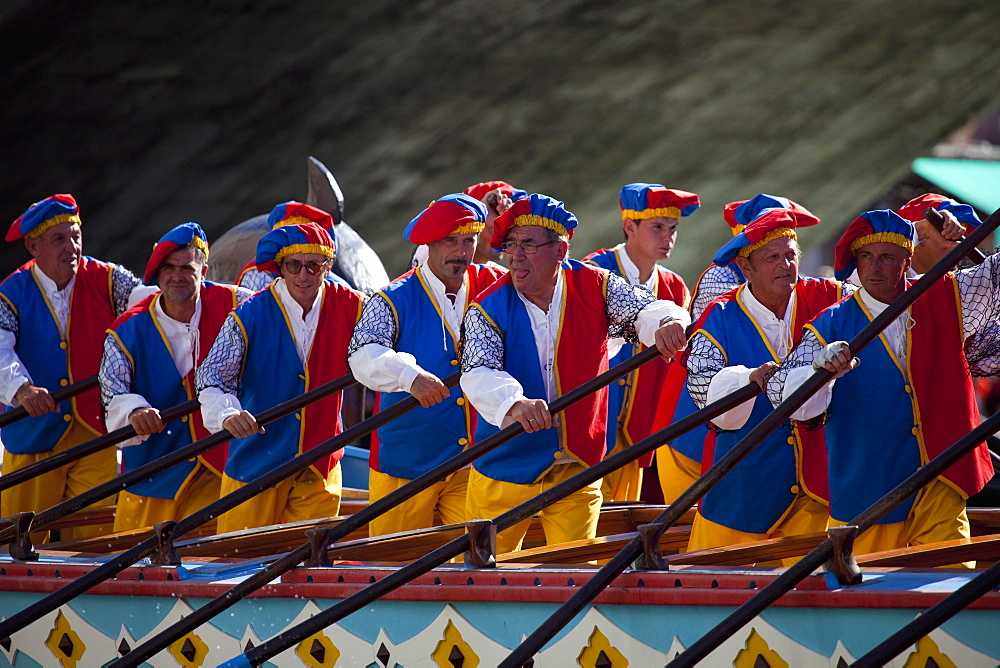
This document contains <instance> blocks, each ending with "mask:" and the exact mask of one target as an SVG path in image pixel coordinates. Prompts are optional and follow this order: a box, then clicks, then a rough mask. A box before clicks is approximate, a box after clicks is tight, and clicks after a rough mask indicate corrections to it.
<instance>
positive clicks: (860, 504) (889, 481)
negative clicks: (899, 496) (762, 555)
mask: <svg viewBox="0 0 1000 668" xmlns="http://www.w3.org/2000/svg"><path fill="white" fill-rule="evenodd" d="M869 322H871V321H870V320H869V319H868V316H867V315H865V313H864V311H863V310H862V308H861V305H860V303H859V297H852V298H850V299H845V300H844V301H842V302H840V303H838V304H836V305H835V306H832V307H830V309H828V310H827V311H825V312H824V313H823V314H822V315H820V316H819V317H818V318H816V319H815V320H814V321H813V322H812V323H811V324H809V325H807V327H808V328H809V329H812V330H813V331H814V332H816V333H817V334H818V335H819V339H820V341H821V342H822V343H823V344H824V345H825V344H827V343H831V342H833V341H847V340H849V339H851V338H852V337H853V336H854V335H855V334H857V333H858V332H860V331H861V330H862V329H864V327H866V326H867V325H868V323H869ZM949 324H950V323H949ZM907 339H909V336H908V337H907ZM859 357H860V358H861V359H862V364H861V366H860V367H858V369H857V370H855V371H851V372H850V373H847V374H845V375H844V376H843V377H841V378H839V379H837V383H836V384H835V385H834V389H833V397H832V399H831V401H830V407H829V409H828V411H829V413H828V415H829V420H828V421H827V424H826V447H827V466H828V470H829V475H830V516H831V517H833V518H834V519H836V520H840V521H842V522H847V521H850V520H852V519H854V518H855V517H857V515H858V514H859V513H861V511H862V510H865V509H866V508H868V507H869V506H870V505H872V504H873V503H875V502H876V501H878V500H879V499H880V498H881V497H882V496H883V495H884V494H885V493H886V492H887V491H888V490H890V489H892V488H893V487H895V486H896V485H897V484H899V483H900V482H902V481H903V480H904V479H906V478H907V477H909V476H910V475H911V474H912V473H913V472H914V471H916V470H917V468H919V467H920V463H921V462H920V445H919V443H918V442H917V437H916V436H915V435H914V433H913V432H914V430H915V428H916V427H915V425H916V422H915V421H914V415H913V404H912V402H911V399H910V397H911V394H909V393H908V388H909V385H908V384H907V381H906V378H905V376H904V375H903V372H902V369H901V368H900V366H899V363H898V362H897V361H896V358H895V356H894V355H891V354H890V353H889V349H888V345H887V343H886V339H885V337H884V336H881V335H880V336H879V338H878V340H876V341H873V342H872V343H871V344H869V345H868V347H866V348H865V349H864V350H862V351H861V352H860V353H859ZM862 397H863V400H861V398H862ZM912 506H913V497H912V496H911V497H910V498H908V499H907V500H906V501H904V502H903V503H901V504H900V505H899V506H897V507H896V509H895V510H893V511H892V512H891V513H889V514H888V515H887V516H886V517H884V518H883V519H881V520H879V524H888V523H891V522H902V521H903V520H905V519H906V517H907V515H908V514H909V512H910V508H911V507H912Z"/></svg>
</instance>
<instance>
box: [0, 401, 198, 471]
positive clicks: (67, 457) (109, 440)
mask: <svg viewBox="0 0 1000 668" xmlns="http://www.w3.org/2000/svg"><path fill="white" fill-rule="evenodd" d="M198 406H199V404H198V400H197V399H189V400H188V401H185V402H184V403H181V404H177V405H176V406H171V407H170V408H167V409H165V410H163V411H162V412H161V413H160V419H161V420H163V422H164V424H166V423H168V422H172V421H174V420H177V419H180V418H182V417H184V416H185V415H189V414H190V413H193V412H194V411H196V410H198ZM135 435H136V433H135V428H134V427H133V426H131V425H129V426H127V427H122V428H121V429H116V430H114V431H113V432H111V433H109V434H104V435H103V436H98V437H97V438H94V439H91V440H89V441H87V442H86V443H81V444H80V445H77V446H75V447H72V448H70V449H69V450H64V451H63V452H60V453H58V454H55V455H52V456H51V457H47V458H45V459H43V460H41V461H39V462H35V463H34V464H32V465H31V466H25V467H24V468H23V469H18V470H16V471H12V472H11V473H7V474H5V475H3V476H0V490H4V489H8V488H10V487H13V486H14V485H19V484H21V483H22V482H24V481H25V480H30V479H31V478H34V477H35V476H39V475H41V474H43V473H48V472H49V471H53V470H55V469H57V468H59V467H60V466H65V465H66V464H69V463H70V462H75V461H77V460H78V459H83V458H84V457H86V456H88V455H92V454H94V453H95V452H99V451H101V450H104V449H105V448H110V447H111V446H112V445H116V444H118V443H121V442H122V441H126V440H128V439H130V438H132V437H134V436H135Z"/></svg>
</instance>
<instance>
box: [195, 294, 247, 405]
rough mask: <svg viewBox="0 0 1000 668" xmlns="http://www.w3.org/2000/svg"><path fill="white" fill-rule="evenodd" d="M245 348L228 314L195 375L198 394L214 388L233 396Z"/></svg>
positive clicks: (238, 330) (231, 317)
mask: <svg viewBox="0 0 1000 668" xmlns="http://www.w3.org/2000/svg"><path fill="white" fill-rule="evenodd" d="M246 352H247V346H246V341H245V340H244V339H243V334H242V332H241V331H240V326H239V325H238V324H237V323H236V318H234V317H233V316H232V314H230V315H229V316H227V317H226V321H225V322H224V323H223V324H222V329H220V330H219V334H218V336H216V337H215V343H213V344H212V348H211V350H209V351H208V355H207V356H206V357H205V360H204V361H203V362H202V363H201V366H199V367H198V371H197V372H196V373H195V377H194V383H195V387H196V388H197V390H198V392H201V391H202V390H204V389H205V388H206V387H215V388H218V389H219V390H222V391H223V392H225V393H226V394H232V395H235V394H236V391H237V389H238V388H239V384H240V369H241V368H242V366H243V358H244V357H246Z"/></svg>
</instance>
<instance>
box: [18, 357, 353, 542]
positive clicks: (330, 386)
mask: <svg viewBox="0 0 1000 668" xmlns="http://www.w3.org/2000/svg"><path fill="white" fill-rule="evenodd" d="M356 382H357V381H356V380H354V376H352V375H350V374H347V375H344V376H341V377H340V378H338V379H336V380H332V381H330V382H329V383H326V384H325V385H321V386H319V387H317V388H314V389H312V390H309V391H308V392H306V393H305V394H301V395H299V396H297V397H295V398H293V399H289V400H288V401H286V402H284V403H281V404H278V405H277V406H274V407H272V408H269V409H267V410H265V411H262V412H261V414H260V415H259V416H257V422H258V423H259V424H268V423H270V422H273V421H275V420H277V419H278V418H282V417H284V416H286V415H289V414H290V413H294V412H295V411H297V410H298V409H300V408H302V407H303V406H307V405H309V404H311V403H313V402H316V401H319V400H320V399H323V398H324V397H327V396H329V395H331V394H336V393H337V392H340V391H341V390H343V389H345V388H347V387H349V386H351V385H353V384H354V383H356ZM232 438H233V436H232V434H230V433H229V432H228V431H226V430H222V431H219V432H216V433H214V434H212V435H211V436H206V437H205V438H203V439H201V440H199V441H195V442H194V443H191V444H189V445H185V446H184V447H183V448H179V449H177V450H175V451H173V452H171V453H170V454H168V455H164V456H163V457H160V458H159V459H154V460H153V461H151V462H148V463H146V464H143V465H142V466H140V467H138V468H136V469H134V470H132V471H129V472H128V473H123V474H122V475H120V476H117V477H115V478H113V479H112V480H109V481H108V482H106V483H102V484H100V485H98V486H97V487H94V488H93V489H89V490H87V491H86V492H84V493H83V494H79V495H77V496H74V497H73V498H71V499H66V500H65V501H62V502H60V503H57V504H56V505H54V506H52V507H51V508H48V509H46V510H43V511H42V512H40V513H38V514H37V515H35V517H34V518H33V519H32V520H31V527H30V531H39V530H41V529H43V528H45V527H46V526H48V525H49V524H51V523H52V522H55V521H56V520H58V519H61V518H63V517H65V516H66V515H69V514H70V513H74V512H76V511H77V510H80V509H82V508H86V507H87V506H89V505H91V504H93V503H96V502H97V501H100V500H101V499H105V498H107V497H109V496H111V495H113V494H116V493H117V492H120V491H121V490H123V489H126V488H127V487H129V486H130V485H133V484H135V483H137V482H139V481H142V480H146V479H148V478H150V477H151V476H153V475H156V474H157V473H161V472H163V471H165V470H167V469H169V468H170V467H171V466H175V465H177V464H179V463H181V462H183V461H185V460H188V459H191V458H192V457H196V456H198V455H200V454H202V453H203V452H207V451H208V450H211V449H212V448H214V447H216V446H217V445H221V444H223V443H225V442H226V441H229V440H232ZM14 538H15V532H14V529H13V528H5V529H3V530H0V544H7V543H10V542H11V541H13V540H14Z"/></svg>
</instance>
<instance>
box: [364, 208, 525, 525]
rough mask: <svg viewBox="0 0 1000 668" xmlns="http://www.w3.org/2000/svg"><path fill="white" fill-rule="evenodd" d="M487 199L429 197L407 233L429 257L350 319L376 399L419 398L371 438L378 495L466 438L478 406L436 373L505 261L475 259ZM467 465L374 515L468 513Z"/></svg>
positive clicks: (401, 517) (449, 360)
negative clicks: (478, 261) (474, 302)
mask: <svg viewBox="0 0 1000 668" xmlns="http://www.w3.org/2000/svg"><path fill="white" fill-rule="evenodd" d="M486 216H487V212H486V206H485V205H484V204H483V203H482V202H480V201H478V200H475V199H473V198H472V197H469V196H468V195H464V194H455V195H447V196H445V197H442V198H440V199H438V200H437V201H435V202H433V203H431V205H430V206H429V207H427V208H426V209H424V211H422V212H421V213H420V215H418V216H417V217H416V218H414V219H413V220H412V221H410V223H409V225H407V226H406V230H405V231H404V232H403V238H405V239H406V240H407V241H409V242H410V243H413V244H426V245H427V249H428V257H427V261H426V262H424V263H423V264H421V265H420V266H419V267H417V268H416V269H414V270H411V271H410V272H408V273H407V274H405V275H403V276H402V277H400V278H399V279H397V280H395V281H393V282H392V283H390V284H389V285H388V286H386V287H385V288H383V289H382V290H380V291H379V292H376V293H375V294H374V295H372V297H371V298H370V299H369V300H368V302H367V303H366V304H365V308H364V311H363V312H362V314H361V320H360V321H359V322H358V325H357V327H355V328H354V336H353V338H352V339H351V348H350V356H349V363H350V365H351V370H352V371H353V372H354V377H355V378H357V379H358V380H359V381H360V382H361V383H362V384H364V385H365V386H367V387H369V388H371V389H373V390H375V391H377V392H378V393H379V397H378V401H379V407H380V408H386V407H388V406H391V405H392V404H395V403H396V402H398V401H400V400H402V399H404V398H406V397H408V396H411V395H412V396H414V397H416V398H417V399H419V400H420V404H421V407H420V408H417V409H414V410H412V411H410V412H409V413H406V414H405V415H403V416H401V417H398V418H396V419H395V420H393V421H392V422H390V423H389V424H387V425H385V426H383V427H380V428H379V429H378V431H377V433H376V438H374V439H373V441H372V448H371V457H370V464H371V472H370V474H369V485H368V496H369V499H370V500H371V501H376V500H378V499H380V498H382V497H383V496H386V495H387V494H389V493H391V492H393V491H395V490H396V489H398V488H399V487H402V486H403V485H405V484H406V483H408V482H410V481H411V480H413V479H414V478H416V477H418V476H420V475H422V474H423V473H425V472H427V471H429V470H430V469H432V468H434V467H435V466H437V465H438V464H441V463H442V462H444V461H446V460H448V459H451V458H452V457H455V456H456V455H458V454H460V453H461V452H462V450H464V449H465V448H466V447H468V446H469V444H470V443H471V442H472V439H473V432H474V429H475V420H476V416H475V412H474V411H473V410H472V407H471V406H470V405H469V404H468V402H466V400H465V398H464V397H463V396H462V391H461V389H459V388H458V387H455V388H453V389H451V390H449V389H448V388H446V387H445V386H444V384H442V382H441V378H442V377H444V376H447V375H450V374H451V373H453V372H455V371H457V370H458V341H459V336H460V334H461V324H462V315H463V314H464V313H465V308H466V306H467V305H468V304H469V302H471V301H472V299H473V298H474V297H476V295H478V294H479V293H480V292H482V291H483V290H485V289H486V288H488V287H489V286H490V285H492V284H493V283H494V282H495V281H496V280H497V279H498V278H499V277H500V276H502V275H503V274H505V273H507V270H506V269H502V268H499V269H498V268H494V267H489V266H486V265H480V264H474V263H472V258H473V257H474V255H475V249H476V246H477V241H478V237H479V234H480V232H482V230H483V227H484V226H485V221H486ZM468 478H469V469H463V470H461V471H457V472H455V473H453V474H451V475H450V476H448V477H447V478H446V479H444V480H442V481H440V482H438V483H437V484H436V485H434V486H433V487H431V488H429V489H427V490H425V491H423V492H421V493H420V494H418V495H417V496H415V497H413V498H412V499H410V500H408V501H406V502H404V503H402V504H400V505H399V506H397V507H395V508H393V509H392V510H391V511H389V512H387V513H385V514H384V515H382V516H381V517H379V518H377V519H375V520H372V522H371V524H370V525H369V532H370V533H371V534H372V535H383V534H388V533H396V532H400V531H408V530H410V529H421V528H425V527H430V526H433V524H434V509H435V507H436V508H437V510H438V512H439V513H440V515H441V519H442V521H443V522H444V523H445V524H455V523H458V522H464V521H466V519H467V516H466V509H465V496H466V487H467V483H468Z"/></svg>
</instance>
